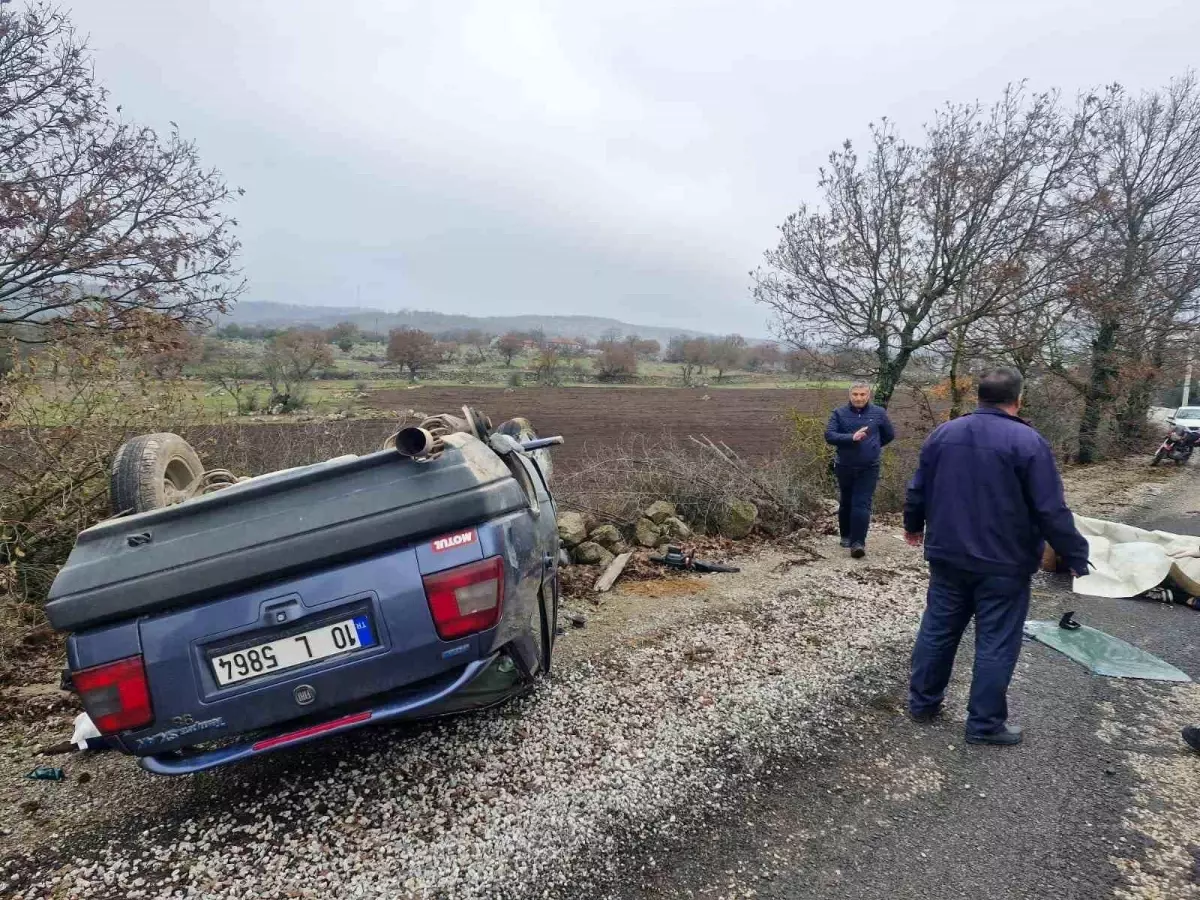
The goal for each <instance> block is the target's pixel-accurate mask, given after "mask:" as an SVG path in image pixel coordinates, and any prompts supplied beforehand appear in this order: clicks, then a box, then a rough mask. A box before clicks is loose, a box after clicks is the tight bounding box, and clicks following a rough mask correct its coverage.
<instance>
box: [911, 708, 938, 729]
mask: <svg viewBox="0 0 1200 900" xmlns="http://www.w3.org/2000/svg"><path fill="white" fill-rule="evenodd" d="M908 716H909V718H910V719H912V720H913V721H914V722H916V723H917V724H919V725H928V724H929V723H930V722H937V721H939V720H940V719H941V718H942V704H940V703H939V704H938V705H937V706H935V707H933V709H922V710H919V711H918V710H915V709H910V710H909V711H908Z"/></svg>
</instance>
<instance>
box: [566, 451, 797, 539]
mask: <svg viewBox="0 0 1200 900" xmlns="http://www.w3.org/2000/svg"><path fill="white" fill-rule="evenodd" d="M555 492H556V495H557V498H558V500H559V503H560V504H561V505H562V506H564V507H566V508H570V509H579V510H581V511H584V512H587V513H590V514H591V515H593V516H595V517H596V518H598V519H604V520H608V521H612V522H617V523H620V524H632V523H633V522H635V521H636V520H637V518H638V516H639V515H640V513H641V511H642V510H643V509H645V508H646V507H647V506H649V505H650V504H651V503H653V502H654V501H655V500H667V501H669V502H671V503H674V504H675V507H676V508H677V509H678V511H679V514H680V516H682V517H683V518H684V519H685V520H686V521H687V522H688V523H689V524H691V525H692V527H694V528H697V529H699V530H701V531H707V532H715V531H716V530H717V529H718V526H719V523H720V521H721V519H722V518H723V516H724V514H725V511H726V510H727V509H728V506H729V504H730V502H731V501H734V500H750V501H751V502H754V503H755V504H756V505H758V507H759V521H760V524H761V525H762V527H764V528H765V529H767V530H768V531H782V530H787V529H789V528H790V527H794V526H793V523H792V522H790V521H788V520H789V518H790V517H789V516H788V515H787V514H786V513H785V512H784V510H785V509H786V510H789V511H791V512H793V513H795V514H800V515H803V514H805V513H807V512H809V511H811V510H812V509H814V508H815V506H816V505H817V501H818V499H819V496H820V495H819V493H817V492H815V491H814V490H812V489H811V487H810V485H809V484H808V483H807V482H806V481H805V480H804V479H802V478H798V477H796V467H795V466H794V465H793V462H792V460H790V459H789V458H788V457H787V456H786V455H785V456H780V457H778V458H777V459H774V460H768V461H765V462H745V461H743V462H742V463H741V464H739V465H730V464H729V463H728V462H726V461H724V460H722V459H721V458H720V457H719V456H717V454H716V453H714V452H712V451H711V450H709V449H707V448H705V447H701V446H699V445H698V444H696V443H693V442H692V441H690V440H685V441H680V440H677V439H675V438H672V437H665V438H663V439H661V440H659V441H654V442H651V441H648V440H646V439H644V438H634V439H633V440H631V441H629V442H626V443H624V444H620V445H615V446H613V445H608V446H602V447H598V448H592V449H590V450H589V451H588V453H587V455H586V457H585V459H584V461H583V463H582V464H581V465H580V466H579V467H577V468H576V469H574V470H573V471H572V472H571V473H570V474H569V475H566V476H564V477H563V478H561V479H560V480H559V483H558V485H557V487H556V491H555ZM766 494H769V495H771V496H773V497H775V498H777V499H778V501H779V504H778V506H776V505H775V504H772V503H768V502H764V500H763V498H764V496H765V495H766ZM779 507H783V509H781V508H779Z"/></svg>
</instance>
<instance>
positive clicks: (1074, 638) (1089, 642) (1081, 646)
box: [1025, 621, 1192, 681]
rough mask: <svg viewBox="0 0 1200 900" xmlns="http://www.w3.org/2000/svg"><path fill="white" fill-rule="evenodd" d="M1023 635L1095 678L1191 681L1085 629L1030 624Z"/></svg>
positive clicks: (1127, 646)
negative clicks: (1065, 657)
mask: <svg viewBox="0 0 1200 900" xmlns="http://www.w3.org/2000/svg"><path fill="white" fill-rule="evenodd" d="M1025 634H1026V635H1028V636H1029V637H1031V638H1033V639H1034V640H1035V641H1040V642H1041V643H1043V644H1045V645H1046V646H1047V647H1053V648H1054V649H1055V650H1058V651H1059V652H1061V653H1065V654H1066V655H1067V656H1069V657H1070V658H1071V659H1073V660H1075V661H1076V662H1077V663H1082V664H1083V665H1085V666H1087V668H1088V669H1089V671H1091V672H1092V673H1093V674H1094V675H1107V676H1108V677H1110V678H1144V679H1147V680H1150V681H1191V680H1192V679H1191V678H1189V677H1188V675H1187V673H1186V672H1181V671H1179V669H1177V668H1175V667H1174V666H1173V665H1171V664H1170V663H1166V662H1163V661H1162V660H1161V659H1159V658H1158V657H1157V656H1153V655H1151V654H1149V653H1147V652H1146V651H1145V650H1139V649H1138V648H1137V647H1135V646H1133V644H1128V643H1126V642H1125V641H1123V640H1121V639H1120V638H1115V637H1113V636H1112V635H1111V634H1105V633H1104V632H1103V631H1097V630H1096V629H1095V628H1089V627H1088V626H1087V625H1081V626H1080V627H1079V628H1075V629H1071V630H1068V629H1066V628H1060V627H1059V625H1058V623H1057V622H1039V621H1031V622H1026V623H1025Z"/></svg>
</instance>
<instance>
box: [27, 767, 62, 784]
mask: <svg viewBox="0 0 1200 900" xmlns="http://www.w3.org/2000/svg"><path fill="white" fill-rule="evenodd" d="M25 777H26V778H31V779H33V780H34V781H64V780H65V779H66V777H67V775H66V773H65V772H64V771H63V770H62V769H55V768H53V767H51V766H38V767H37V768H36V769H34V770H33V771H32V772H30V773H29V774H28V775H26V776H25Z"/></svg>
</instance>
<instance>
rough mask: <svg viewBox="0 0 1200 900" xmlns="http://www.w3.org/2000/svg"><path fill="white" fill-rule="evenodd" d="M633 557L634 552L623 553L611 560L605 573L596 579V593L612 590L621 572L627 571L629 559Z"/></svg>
mask: <svg viewBox="0 0 1200 900" xmlns="http://www.w3.org/2000/svg"><path fill="white" fill-rule="evenodd" d="M632 558H633V554H632V553H622V554H621V555H620V556H618V557H617V558H616V559H614V560H613V561H612V562H610V563H609V564H608V568H607V569H605V570H604V574H603V575H601V576H600V577H599V579H597V580H596V588H595V590H596V593H597V594H603V593H605V592H607V591H610V590H612V586H613V585H614V584H616V583H617V579H618V578H620V577H621V573H622V572H624V571H625V566H627V565H628V564H629V560H630V559H632Z"/></svg>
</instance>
